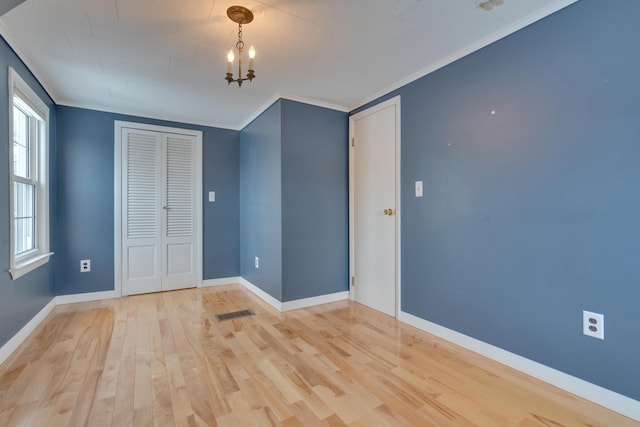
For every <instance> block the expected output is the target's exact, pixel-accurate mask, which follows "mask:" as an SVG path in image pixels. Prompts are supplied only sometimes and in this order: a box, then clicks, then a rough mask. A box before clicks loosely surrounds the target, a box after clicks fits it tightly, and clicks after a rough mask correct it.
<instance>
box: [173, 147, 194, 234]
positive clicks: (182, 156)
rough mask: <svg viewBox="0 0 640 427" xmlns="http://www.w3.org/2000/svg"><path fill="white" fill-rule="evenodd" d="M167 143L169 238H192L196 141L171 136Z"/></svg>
mask: <svg viewBox="0 0 640 427" xmlns="http://www.w3.org/2000/svg"><path fill="white" fill-rule="evenodd" d="M166 142H167V163H166V164H167V170H166V172H167V193H166V198H167V203H166V204H167V207H168V208H169V209H168V212H167V236H168V237H185V236H191V235H193V187H194V182H193V165H192V157H193V142H192V141H191V140H190V139H188V138H186V137H180V136H177V135H176V136H174V135H169V136H167V138H166Z"/></svg>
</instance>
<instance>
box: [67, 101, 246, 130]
mask: <svg viewBox="0 0 640 427" xmlns="http://www.w3.org/2000/svg"><path fill="white" fill-rule="evenodd" d="M56 104H57V105H62V106H64V107H73V108H82V109H84V110H91V111H100V112H104V113H113V114H118V115H121V116H131V118H132V119H134V120H135V119H138V120H145V119H152V120H162V121H164V122H169V123H168V125H173V124H175V125H177V126H180V125H187V126H206V127H213V128H218V129H229V130H240V129H239V128H238V127H237V126H230V125H222V124H220V123H216V122H206V121H198V120H191V119H189V118H187V117H176V116H168V115H163V114H149V113H144V114H145V115H144V116H142V115H141V114H142V113H141V112H140V111H138V110H133V109H131V110H129V109H126V108H109V107H105V106H104V105H94V104H80V103H77V102H72V101H69V100H66V99H63V100H60V101H56Z"/></svg>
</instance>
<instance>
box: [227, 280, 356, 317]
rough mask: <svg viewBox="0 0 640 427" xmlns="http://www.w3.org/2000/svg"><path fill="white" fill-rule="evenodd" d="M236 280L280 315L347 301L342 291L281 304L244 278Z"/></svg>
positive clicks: (347, 296) (347, 294)
mask: <svg viewBox="0 0 640 427" xmlns="http://www.w3.org/2000/svg"><path fill="white" fill-rule="evenodd" d="M238 279H239V281H238V282H234V283H240V284H241V285H242V286H244V287H245V288H246V289H247V290H248V291H250V292H252V293H253V294H255V295H256V296H257V297H258V298H260V299H261V300H263V301H264V302H266V303H267V304H269V305H270V306H271V307H273V308H275V309H276V310H278V311H279V312H280V313H283V312H285V311H291V310H298V309H300V308H307V307H313V306H315V305H321V304H328V303H331V302H336V301H343V300H346V299H349V292H348V291H342V292H336V293H333V294H327V295H318V296H316V297H309V298H302V299H297V300H293V301H285V302H281V301H278V300H277V299H276V298H274V297H272V296H271V295H269V294H268V293H266V292H265V291H263V290H262V289H260V288H259V287H257V286H256V285H254V284H253V283H251V282H249V281H248V280H247V279H245V278H244V277H239V278H238Z"/></svg>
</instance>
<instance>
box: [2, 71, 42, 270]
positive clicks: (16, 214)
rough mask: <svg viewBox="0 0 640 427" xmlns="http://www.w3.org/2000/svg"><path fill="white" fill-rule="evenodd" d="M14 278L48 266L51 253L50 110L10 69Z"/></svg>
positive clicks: (12, 255) (12, 259) (10, 188)
mask: <svg viewBox="0 0 640 427" xmlns="http://www.w3.org/2000/svg"><path fill="white" fill-rule="evenodd" d="M9 99H10V105H9V145H10V146H9V171H10V176H11V183H10V187H9V206H10V213H11V231H10V236H11V252H10V254H11V262H10V269H9V271H10V272H11V277H12V278H13V279H17V278H18V277H20V276H22V275H24V274H26V273H28V272H29V271H31V270H34V269H35V268H37V267H39V266H41V265H43V264H45V263H46V262H48V261H49V257H50V256H51V255H52V254H51V253H50V252H49V186H48V164H49V153H48V132H47V131H48V129H49V109H48V108H47V106H46V105H45V104H44V103H43V102H42V101H41V100H40V98H38V96H37V95H36V94H35V93H34V92H33V91H32V90H31V88H30V87H29V86H28V85H27V84H26V83H25V82H24V80H22V78H20V76H19V75H18V73H16V72H15V71H14V70H13V69H12V68H9Z"/></svg>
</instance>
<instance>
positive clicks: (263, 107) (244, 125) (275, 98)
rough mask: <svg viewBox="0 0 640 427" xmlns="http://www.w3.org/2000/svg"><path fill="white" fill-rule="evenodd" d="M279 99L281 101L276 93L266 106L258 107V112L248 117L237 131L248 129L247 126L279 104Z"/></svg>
mask: <svg viewBox="0 0 640 427" xmlns="http://www.w3.org/2000/svg"><path fill="white" fill-rule="evenodd" d="M279 99H280V95H279V94H277V93H276V94H275V95H273V96H272V97H271V98H269V99H268V100H267V101H266V102H265V103H264V104H262V105H261V106H260V107H258V109H257V110H255V111H254V112H253V113H252V114H250V115H249V117H247V118H246V119H245V120H244V121H243V122H242V123H240V126H239V127H238V129H236V130H242V129H244V128H246V127H247V126H249V125H250V124H251V122H253V121H254V120H255V119H257V118H258V117H259V116H260V114H262V113H264V112H265V111H267V110H268V109H269V107H271V106H272V105H273V104H275V103H276V102H278V100H279Z"/></svg>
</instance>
